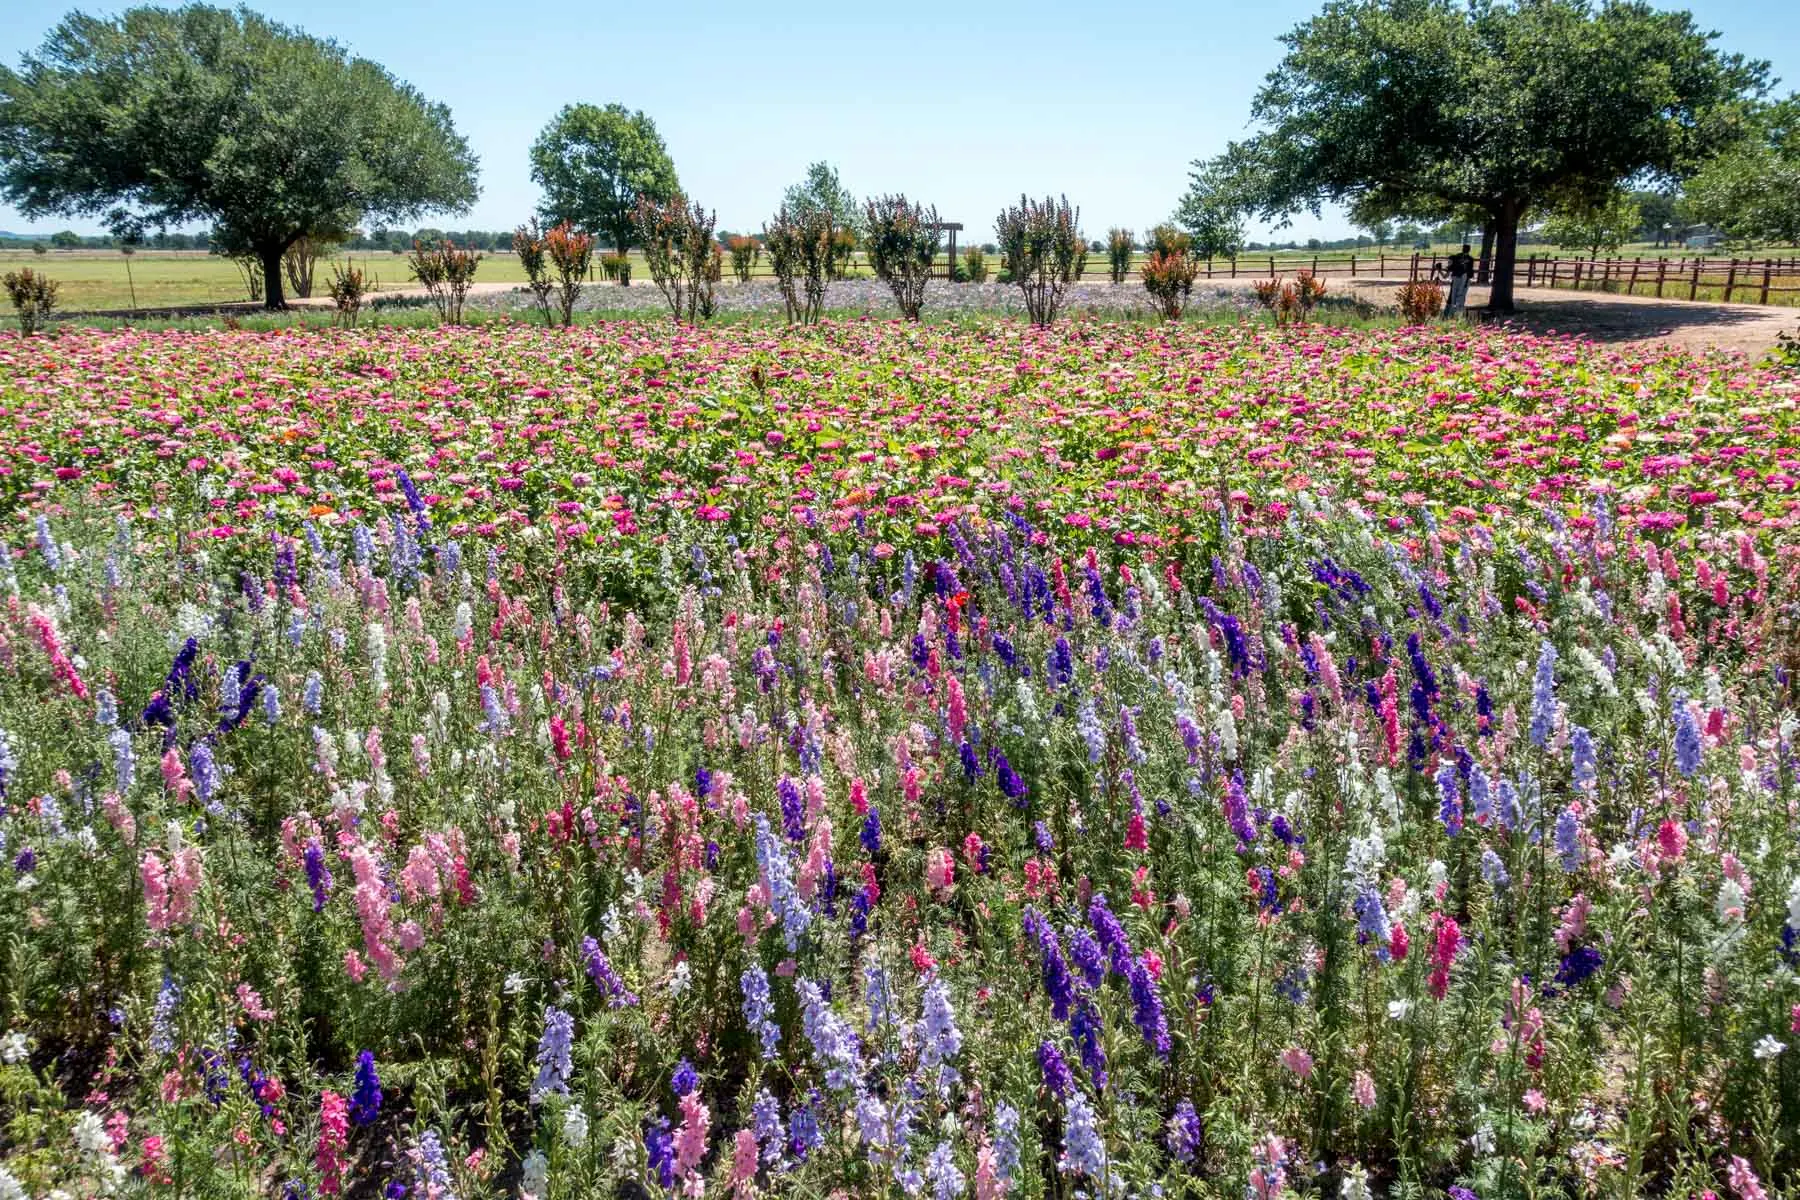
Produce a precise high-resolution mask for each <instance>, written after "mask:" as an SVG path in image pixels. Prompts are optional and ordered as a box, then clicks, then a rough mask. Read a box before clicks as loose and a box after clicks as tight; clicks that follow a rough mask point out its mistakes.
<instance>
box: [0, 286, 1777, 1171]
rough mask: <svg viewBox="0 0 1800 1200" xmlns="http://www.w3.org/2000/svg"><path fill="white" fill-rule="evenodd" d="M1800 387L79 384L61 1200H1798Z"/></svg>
mask: <svg viewBox="0 0 1800 1200" xmlns="http://www.w3.org/2000/svg"><path fill="white" fill-rule="evenodd" d="M1797 387H1800V384H1797V383H1796V381H1795V380H1794V379H1793V378H1792V376H1791V375H1788V374H1783V373H1778V372H1775V371H1766V370H1761V369H1755V368H1751V367H1749V366H1747V365H1745V364H1743V363H1741V362H1733V361H1730V360H1723V359H1720V360H1713V361H1710V362H1701V361H1698V360H1695V359H1691V358H1688V357H1685V356H1682V355H1677V354H1669V353H1660V352H1658V353H1645V352H1633V353H1631V354H1621V353H1616V352H1608V351H1604V350H1601V349H1599V348H1597V347H1594V346H1592V345H1588V344H1583V343H1579V342H1569V341H1561V340H1552V339H1538V338H1532V337H1528V336H1524V335H1515V334H1506V333H1495V332H1479V331H1478V332H1470V331H1461V330H1459V331H1457V332H1456V334H1455V335H1454V336H1440V335H1439V334H1437V333H1434V332H1432V331H1429V330H1421V329H1414V330H1404V331H1399V332H1388V333H1380V334H1344V333H1338V332H1332V331H1329V330H1322V329H1318V328H1316V327H1309V328H1303V329H1298V330H1294V331H1291V332H1287V333H1283V334H1280V335H1277V334H1276V333H1274V332H1273V331H1267V330H1255V329H1232V330H1196V329H1191V328H1183V327H1178V326H1164V327H1156V328H1150V329H1146V328H1130V327H1116V326H1115V327H1104V326H1093V327H1087V328H1066V329H1062V330H1058V331H1056V332H1053V333H1044V332H1041V331H1037V330H1033V329H1028V328H1025V327H1023V326H1021V325H1017V324H998V325H989V326H984V327H979V328H974V329H970V330H967V331H960V330H954V329H938V328H932V327H921V326H918V325H914V324H912V323H908V322H888V323H880V324H871V323H860V322H859V323H850V324H836V323H826V324H824V325H822V326H821V327H819V328H817V329H814V330H809V331H807V332H806V333H804V334H803V335H797V336H792V337H787V338H781V339H774V338H771V337H770V336H769V332H768V331H767V330H766V329H752V328H726V329H716V328H707V329H694V328H692V327H683V328H680V329H678V330H674V331H671V330H670V328H669V327H668V325H667V324H660V325H653V324H633V323H610V324H601V325H594V326H586V327H581V328H578V329H576V330H573V331H555V332H546V331H543V330H539V329H536V328H534V327H529V326H525V325H515V326H511V327H505V328H495V327H484V328H481V329H451V328H445V329H432V330H411V331H402V330H395V329H375V330H359V331H353V332H342V333H333V334H309V333H297V332H292V331H284V332H280V333H269V334H260V335H257V334H247V335H232V334H217V333H207V334H194V333H166V334H146V333H143V332H141V331H136V330H124V331H119V332H117V333H96V332H71V333H67V334H65V335H64V336H63V337H61V338H59V339H55V340H49V339H20V340H18V341H17V342H16V343H15V344H14V346H13V348H12V349H11V350H10V351H9V353H8V354H7V355H6V356H4V357H0V396H3V397H4V401H5V403H4V405H3V406H0V437H4V438H5V439H6V443H7V446H8V450H9V455H8V457H9V461H12V462H15V463H17V464H19V469H18V470H16V471H14V472H13V473H11V474H9V475H7V476H5V477H3V481H0V488H3V489H4V496H5V501H6V512H7V514H8V517H9V520H8V521H7V522H6V526H5V535H4V538H3V539H0V540H4V542H5V545H6V553H5V554H3V555H0V804H3V805H4V807H3V808H0V839H3V841H4V845H3V848H0V850H3V859H0V861H3V862H4V869H5V871H6V873H7V878H6V886H5V887H0V930H4V931H5V934H6V936H5V937H4V938H0V980H4V986H3V987H0V1171H4V1172H5V1174H4V1175H3V1176H0V1188H3V1189H6V1190H7V1193H8V1194H18V1193H20V1192H24V1193H26V1194H29V1195H32V1196H34V1197H35V1196H41V1195H46V1194H50V1193H51V1190H52V1189H62V1190H63V1191H65V1192H67V1193H68V1194H70V1195H75V1196H85V1195H96V1194H121V1195H144V1196H184V1197H185V1196H226V1195H230V1196H251V1195H256V1196H268V1195H289V1196H300V1195H306V1196H318V1195H357V1196H362V1195H383V1194H385V1195H399V1194H400V1192H399V1191H398V1190H397V1189H400V1188H404V1189H406V1194H407V1195H410V1196H436V1197H445V1196H450V1195H455V1196H459V1197H486V1196H501V1195H507V1196H512V1195H518V1194H525V1195H531V1196H534V1197H543V1198H550V1197H555V1198H558V1200H561V1198H563V1197H586V1196H595V1195H615V1194H629V1195H650V1196H665V1195H675V1194H682V1195H688V1196H694V1195H702V1194H705V1195H714V1196H726V1195H734V1196H746V1195H750V1194H752V1193H753V1192H754V1193H755V1194H759V1195H826V1194H830V1193H832V1192H834V1191H841V1192H842V1193H843V1194H847V1195H859V1196H861V1195H889V1196H899V1195H915V1194H916V1195H932V1196H950V1195H957V1196H966V1195H970V1194H975V1195H986V1196H995V1195H1016V1196H1046V1195H1071V1194H1075V1193H1077V1192H1080V1193H1084V1194H1088V1195H1107V1196H1114V1197H1125V1196H1147V1195H1153V1194H1162V1195H1210V1196H1218V1197H1227V1196H1229V1197H1234V1198H1235V1197H1239V1196H1243V1195H1245V1194H1250V1195H1253V1196H1262V1197H1273V1196H1283V1195H1309V1196H1337V1195H1349V1196H1363V1195H1368V1194H1372V1193H1374V1192H1380V1193H1381V1194H1384V1195H1389V1194H1396V1195H1397V1194H1420V1195H1432V1196H1438V1195H1443V1194H1444V1193H1445V1191H1446V1190H1447V1189H1467V1190H1469V1191H1472V1192H1474V1193H1475V1194H1477V1195H1480V1196H1513V1195H1522V1194H1538V1195H1587V1194H1610V1195H1642V1194H1656V1195H1672V1196H1683V1197H1685V1196H1692V1195H1698V1194H1700V1193H1701V1192H1703V1191H1705V1190H1709V1189H1710V1190H1714V1191H1716V1192H1717V1193H1718V1194H1722V1195H1725V1194H1730V1195H1737V1196H1746V1195H1752V1194H1758V1193H1759V1191H1760V1189H1762V1188H1764V1187H1765V1186H1766V1187H1768V1188H1769V1189H1770V1190H1771V1191H1772V1190H1773V1187H1774V1186H1775V1181H1777V1180H1780V1179H1783V1178H1786V1177H1787V1176H1788V1175H1789V1173H1790V1172H1791V1171H1792V1170H1793V1169H1794V1167H1795V1166H1796V1162H1795V1155H1796V1150H1795V1147H1796V1145H1797V1143H1796V1134H1797V1133H1800V1129H1797V1124H1800V1080H1797V1079H1796V1077H1795V1075H1794V1072H1793V1070H1792V1067H1791V1062H1792V1054H1793V1053H1794V1051H1792V1050H1790V1049H1788V1044H1789V1043H1790V1042H1791V1041H1792V1038H1793V1034H1792V1033H1791V1032H1790V1030H1791V1027H1792V1025H1793V1023H1794V1021H1795V1019H1796V1018H1795V1008H1794V1006H1795V1004H1796V1001H1800V978H1797V977H1796V974H1795V968H1794V964H1795V961H1796V960H1795V953H1796V951H1795V945H1796V938H1797V936H1800V858H1797V856H1796V854H1795V852H1794V836H1795V835H1794V833H1793V825H1792V820H1791V813H1792V811H1793V805H1794V803H1795V801H1796V793H1795V775H1794V773H1795V768H1796V765H1797V763H1796V746H1795V741H1796V737H1800V720H1797V718H1796V713H1795V707H1796V696H1795V682H1794V680H1795V676H1794V674H1793V673H1794V672H1795V671H1796V670H1800V651H1797V650H1796V647H1797V646H1800V619H1797V609H1796V606H1797V604H1800V548H1797V543H1796V540H1795V535H1794V522H1795V521H1796V519H1800V509H1797V507H1796V502H1795V499H1794V497H1793V489H1794V487H1795V482H1796V475H1797V474H1800V466H1797V465H1796V464H1800V447H1797V438H1796V405H1797V403H1800V394H1797V392H1796V388H1797ZM1765 1181H1767V1182H1766V1183H1765ZM1246 1189H1248V1192H1247V1191H1246ZM1451 1194H1453V1195H1457V1196H1459V1197H1460V1196H1461V1195H1463V1194H1464V1193H1463V1192H1461V1191H1453V1192H1452V1193H1451Z"/></svg>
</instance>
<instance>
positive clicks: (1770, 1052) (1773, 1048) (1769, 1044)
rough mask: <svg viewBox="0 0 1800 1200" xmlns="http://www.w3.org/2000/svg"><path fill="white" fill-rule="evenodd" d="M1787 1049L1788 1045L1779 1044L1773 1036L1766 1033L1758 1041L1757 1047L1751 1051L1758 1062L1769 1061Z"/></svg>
mask: <svg viewBox="0 0 1800 1200" xmlns="http://www.w3.org/2000/svg"><path fill="white" fill-rule="evenodd" d="M1786 1049H1787V1044H1786V1043H1785V1042H1778V1041H1776V1040H1775V1039H1774V1037H1773V1036H1771V1035H1769V1034H1766V1033H1765V1034H1763V1035H1762V1036H1761V1037H1760V1038H1758V1039H1756V1045H1755V1046H1754V1047H1753V1048H1752V1049H1751V1051H1750V1053H1751V1054H1752V1055H1754V1056H1755V1057H1756V1058H1757V1059H1758V1060H1762V1061H1767V1060H1768V1059H1771V1058H1774V1057H1775V1056H1776V1055H1777V1054H1780V1053H1781V1052H1782V1051H1783V1050H1786Z"/></svg>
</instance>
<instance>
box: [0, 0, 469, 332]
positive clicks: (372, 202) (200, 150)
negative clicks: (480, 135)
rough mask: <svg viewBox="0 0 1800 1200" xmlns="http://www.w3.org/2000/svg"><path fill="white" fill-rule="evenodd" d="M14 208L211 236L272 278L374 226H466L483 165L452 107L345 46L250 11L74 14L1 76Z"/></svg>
mask: <svg viewBox="0 0 1800 1200" xmlns="http://www.w3.org/2000/svg"><path fill="white" fill-rule="evenodd" d="M0 194H4V195H5V196H6V198H7V199H8V200H9V201H11V202H12V203H13V204H15V205H17V206H18V207H19V209H20V210H21V211H22V212H24V213H25V214H26V215H27V216H39V215H42V214H46V213H67V214H87V215H94V216H99V217H102V218H103V219H104V220H105V221H106V223H107V224H108V225H109V226H110V227H111V228H112V229H113V230H114V231H115V232H116V233H119V234H121V235H125V236H135V235H137V234H139V233H141V232H142V230H143V229H144V228H145V227H146V226H148V225H156V226H159V227H161V226H167V225H170V224H175V223H181V222H187V221H194V220H210V221H212V222H214V224H215V225H216V227H217V232H216V234H215V240H218V241H220V242H221V243H222V244H224V245H226V246H227V247H230V248H233V249H237V250H240V251H241V252H244V253H250V254H254V255H255V256H256V257H257V258H258V259H260V260H261V262H262V267H263V278H264V282H265V286H266V288H267V291H266V293H265V296H266V302H267V305H268V307H269V308H276V309H278V308H282V307H284V297H283V295H282V288H281V256H282V253H283V252H284V251H285V250H286V249H287V248H288V247H289V246H291V245H292V244H293V243H294V242H296V241H297V240H299V239H300V238H303V237H309V236H323V235H328V234H330V233H332V232H333V231H337V230H343V229H347V228H350V227H352V226H354V225H356V224H357V223H359V222H361V221H363V220H376V221H399V220H405V219H408V218H411V217H414V216H417V215H419V214H420V213H423V212H427V211H432V210H448V211H462V210H464V209H466V208H468V206H469V205H470V204H472V203H474V200H475V195H476V184H475V157H474V155H473V154H471V153H470V152H469V148H468V144H467V143H466V142H465V141H464V140H463V139H462V137H460V136H459V135H458V134H457V132H456V129H455V126H454V125H453V124H452V123H451V120H450V112H449V110H448V109H447V108H445V107H444V106H443V105H442V104H433V103H431V102H429V101H427V100H426V99H425V98H424V97H423V96H421V95H420V94H419V93H418V92H417V91H415V90H414V89H413V88H412V87H410V86H408V85H407V84H404V83H401V82H400V81H398V80H396V79H395V78H394V77H393V76H392V75H390V74H389V73H388V72H387V71H386V70H384V69H383V68H382V67H380V66H378V65H376V64H375V63H372V62H369V61H367V60H366V59H360V58H352V57H351V56H350V55H349V54H348V53H346V52H345V51H344V50H343V49H342V48H341V47H339V46H337V45H336V44H335V43H332V42H329V41H322V40H320V39H318V38H313V37H309V36H307V35H306V34H304V33H301V32H299V31H297V30H293V29H289V28H287V27H285V26H282V25H278V24H275V23H274V22H271V21H268V20H266V19H264V18H263V17H260V16H258V15H257V14H255V13H253V12H250V11H249V10H247V9H242V10H239V11H237V12H230V11H227V10H225V9H219V8H208V7H204V6H200V5H195V6H191V7H187V8H181V9H160V8H134V9H129V10H127V11H126V12H124V13H123V14H121V15H120V16H118V17H114V18H110V19H102V18H98V17H91V16H87V15H85V14H83V13H72V14H70V15H69V16H68V17H66V18H64V20H63V21H62V23H61V24H60V25H58V26H57V27H56V28H55V29H53V30H52V31H51V32H50V34H49V37H48V38H47V39H46V40H45V42H44V45H43V48H42V49H41V50H39V51H38V52H37V53H36V54H35V55H26V56H25V57H24V59H23V61H22V62H21V64H20V67H19V70H17V71H12V70H8V69H6V68H4V67H0Z"/></svg>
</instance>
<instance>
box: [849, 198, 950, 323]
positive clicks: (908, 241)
mask: <svg viewBox="0 0 1800 1200" xmlns="http://www.w3.org/2000/svg"><path fill="white" fill-rule="evenodd" d="M865 213H866V216H867V219H868V220H867V225H866V226H865V230H866V232H865V233H864V235H863V245H864V247H865V248H866V249H867V250H868V254H869V265H870V266H871V267H872V268H874V271H875V277H876V278H877V279H879V280H881V281H882V282H883V283H885V284H887V285H888V287H889V288H890V289H892V291H893V293H894V303H896V304H898V305H899V306H900V315H901V316H903V317H905V318H906V319H907V320H909V321H916V320H918V319H919V309H920V308H921V307H923V306H924V304H925V284H926V281H927V280H929V279H930V278H931V263H932V260H933V259H935V258H937V252H938V243H939V242H940V241H941V240H942V238H943V234H942V233H941V232H940V231H939V229H938V213H937V208H936V206H935V205H934V206H933V207H931V208H926V207H925V206H924V205H922V204H909V203H907V200H906V197H905V196H883V197H881V198H880V199H879V200H871V201H869V203H868V207H867V208H866V209H865Z"/></svg>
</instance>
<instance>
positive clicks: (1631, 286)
mask: <svg viewBox="0 0 1800 1200" xmlns="http://www.w3.org/2000/svg"><path fill="white" fill-rule="evenodd" d="M1641 262H1642V260H1641V259H1639V258H1637V257H1636V256H1633V257H1632V260H1631V282H1630V283H1628V284H1626V285H1625V294H1626V295H1627V296H1635V295H1637V277H1638V266H1639V264H1640V263H1641Z"/></svg>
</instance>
